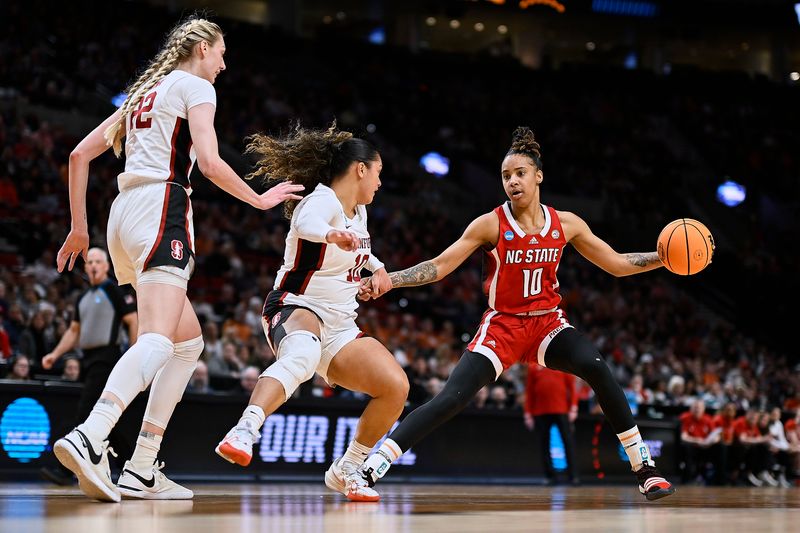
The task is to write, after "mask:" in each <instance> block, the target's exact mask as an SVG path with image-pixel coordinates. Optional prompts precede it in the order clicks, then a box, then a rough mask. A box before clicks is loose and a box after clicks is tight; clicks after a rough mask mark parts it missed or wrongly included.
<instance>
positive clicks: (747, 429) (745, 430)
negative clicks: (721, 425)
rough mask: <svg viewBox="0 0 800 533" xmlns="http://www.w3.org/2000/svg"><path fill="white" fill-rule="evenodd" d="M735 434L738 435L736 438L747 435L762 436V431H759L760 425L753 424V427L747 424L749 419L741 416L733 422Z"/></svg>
mask: <svg viewBox="0 0 800 533" xmlns="http://www.w3.org/2000/svg"><path fill="white" fill-rule="evenodd" d="M733 433H734V435H736V438H739V437H741V436H742V435H747V436H748V437H760V436H761V430H760V429H758V424H753V425H752V426H751V425H750V424H748V423H747V419H746V418H745V417H743V416H740V417H739V418H737V419H736V420H734V421H733Z"/></svg>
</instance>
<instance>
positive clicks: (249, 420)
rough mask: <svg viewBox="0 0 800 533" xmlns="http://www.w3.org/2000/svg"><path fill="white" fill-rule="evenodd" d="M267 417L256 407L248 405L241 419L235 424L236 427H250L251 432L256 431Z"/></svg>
mask: <svg viewBox="0 0 800 533" xmlns="http://www.w3.org/2000/svg"><path fill="white" fill-rule="evenodd" d="M266 419H267V415H265V414H264V410H263V409H262V408H260V407H259V406H257V405H248V406H247V408H246V409H245V410H244V412H243V413H242V418H240V419H239V422H237V423H236V425H237V426H250V429H252V430H253V431H258V430H260V429H261V426H263V425H264V420H266Z"/></svg>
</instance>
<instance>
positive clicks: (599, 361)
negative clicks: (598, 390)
mask: <svg viewBox="0 0 800 533" xmlns="http://www.w3.org/2000/svg"><path fill="white" fill-rule="evenodd" d="M573 367H574V369H575V372H574V374H575V375H576V376H578V377H579V378H581V379H582V380H584V381H585V382H587V383H589V385H593V384H595V383H602V382H603V381H604V380H606V379H608V378H611V370H609V368H608V365H606V362H605V361H604V360H603V357H602V356H601V355H600V354H599V353H598V352H595V353H592V354H582V355H581V356H579V357H577V358H576V360H575V361H574V364H573ZM612 379H613V378H612Z"/></svg>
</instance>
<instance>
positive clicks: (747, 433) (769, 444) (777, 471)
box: [680, 399, 800, 488]
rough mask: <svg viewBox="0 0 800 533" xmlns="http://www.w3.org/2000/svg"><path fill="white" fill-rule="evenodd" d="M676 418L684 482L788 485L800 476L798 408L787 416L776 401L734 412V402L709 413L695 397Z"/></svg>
mask: <svg viewBox="0 0 800 533" xmlns="http://www.w3.org/2000/svg"><path fill="white" fill-rule="evenodd" d="M680 421H681V468H682V473H683V475H682V477H683V482H684V483H700V484H705V483H708V484H716V485H728V484H735V483H737V482H741V483H748V484H750V485H753V486H755V487H762V486H766V487H778V486H780V487H783V488H789V487H791V486H792V483H791V482H790V480H791V481H795V480H798V479H800V426H798V422H800V409H798V410H796V414H795V416H794V417H792V418H789V419H788V420H786V421H785V422H784V421H783V420H782V412H781V409H780V408H779V407H775V408H773V409H771V410H769V411H764V410H761V411H759V410H758V409H756V408H749V409H747V410H746V412H745V413H744V414H743V415H742V416H738V417H737V406H736V404H734V403H728V404H726V405H725V406H724V407H723V408H721V409H719V410H718V411H717V414H716V415H715V416H711V415H709V414H707V413H706V404H705V402H704V401H703V400H702V399H696V400H694V402H693V403H692V405H691V407H690V410H689V411H687V412H685V413H683V414H682V415H681V416H680Z"/></svg>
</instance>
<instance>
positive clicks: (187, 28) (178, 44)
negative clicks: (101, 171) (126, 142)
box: [103, 19, 222, 157]
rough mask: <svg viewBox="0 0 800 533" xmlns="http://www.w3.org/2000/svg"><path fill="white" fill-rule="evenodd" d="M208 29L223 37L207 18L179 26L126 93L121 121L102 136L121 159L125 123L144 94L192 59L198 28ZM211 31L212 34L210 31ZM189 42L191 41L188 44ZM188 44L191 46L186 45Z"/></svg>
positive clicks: (197, 39)
mask: <svg viewBox="0 0 800 533" xmlns="http://www.w3.org/2000/svg"><path fill="white" fill-rule="evenodd" d="M201 28H202V29H206V31H205V33H207V34H210V36H211V37H216V36H218V35H221V34H222V32H221V30H220V29H219V26H217V25H216V24H213V23H210V22H208V21H207V20H204V19H192V20H189V21H187V22H184V23H182V24H179V25H178V26H177V27H176V28H175V29H173V30H172V31H171V32H170V34H169V37H168V38H167V46H165V48H163V49H162V50H161V51H160V52H159V53H158V55H157V56H156V57H155V58H154V59H153V61H151V62H150V65H148V67H147V70H145V71H144V72H143V73H142V74H141V75H140V76H139V78H138V79H137V80H136V81H135V82H134V83H132V84H131V85H130V86H129V87H128V89H127V90H126V91H125V92H126V93H127V94H128V96H127V98H126V99H125V101H124V102H123V103H122V106H121V107H120V110H121V115H120V117H119V119H118V120H117V121H116V122H114V123H113V124H112V125H111V126H109V127H108V128H107V129H106V131H105V132H104V133H103V135H104V137H105V138H106V142H107V143H108V145H109V146H111V147H113V149H114V154H115V155H116V156H117V157H119V156H120V154H121V153H122V139H123V137H125V124H126V121H127V119H128V116H129V115H130V113H131V112H132V111H133V110H134V109H136V106H138V105H139V102H140V101H141V100H142V98H143V97H144V95H145V94H147V92H148V91H149V90H150V89H152V88H153V87H154V86H155V85H156V84H157V83H158V82H159V81H161V79H162V78H164V76H166V75H167V74H169V73H170V72H172V71H173V70H175V68H176V67H177V65H178V64H179V63H180V62H181V61H182V60H184V59H188V58H189V57H190V56H191V53H192V48H193V47H194V45H195V44H196V43H198V42H200V41H201V40H202V36H201V35H196V36H195V38H193V39H190V36H192V34H193V33H194V32H195V31H196V30H198V29H201ZM209 30H210V31H209ZM187 41H189V42H188V43H187ZM187 44H188V46H187Z"/></svg>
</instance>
